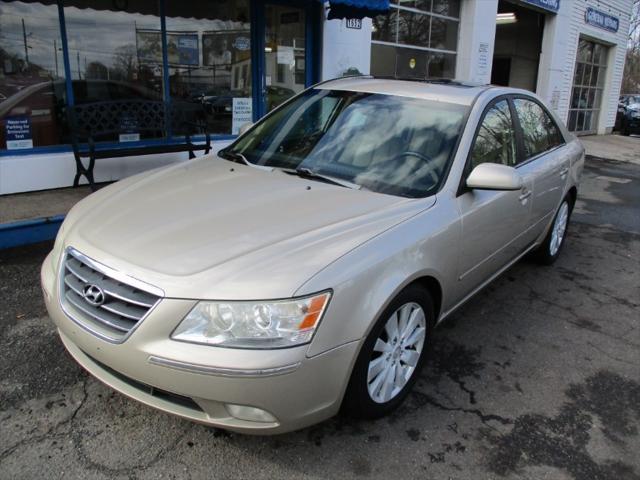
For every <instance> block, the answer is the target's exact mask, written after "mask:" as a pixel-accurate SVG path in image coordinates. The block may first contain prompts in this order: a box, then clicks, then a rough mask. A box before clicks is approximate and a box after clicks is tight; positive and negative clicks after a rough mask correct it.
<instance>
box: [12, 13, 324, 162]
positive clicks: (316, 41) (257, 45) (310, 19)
mask: <svg viewBox="0 0 640 480" xmlns="http://www.w3.org/2000/svg"><path fill="white" fill-rule="evenodd" d="M168 1H169V0H158V17H159V19H160V31H161V39H162V42H163V44H164V47H163V61H162V79H163V82H164V83H165V85H167V86H168V84H169V83H168V82H169V68H170V65H169V61H168V58H167V54H166V43H167V29H166V5H167V3H166V2H168ZM54 3H55V4H56V5H57V7H58V24H59V32H60V43H61V45H60V48H61V50H62V57H63V58H62V60H63V61H62V70H63V71H64V75H65V78H64V83H65V92H64V93H65V106H66V107H71V106H73V105H74V103H75V101H74V95H73V87H72V85H73V78H72V77H73V75H72V71H71V66H70V62H69V42H68V39H67V27H66V21H65V15H64V8H65V6H64V0H56V1H55V2H54ZM269 3H272V4H279V5H289V6H298V7H300V8H304V9H305V10H306V22H305V44H306V52H305V64H306V69H305V70H306V71H305V89H306V88H309V87H311V86H312V85H313V84H314V83H316V82H317V81H318V75H319V72H320V62H321V58H320V55H319V53H320V44H321V41H320V29H319V19H320V17H321V12H322V10H321V5H320V4H318V5H316V3H317V2H316V1H315V0H269ZM263 8H264V2H263V1H260V0H249V22H250V25H251V58H252V61H251V76H252V88H253V91H252V98H253V122H254V123H255V122H257V121H258V120H260V119H261V118H263V117H264V116H265V114H266V112H265V111H264V108H263V107H262V104H263V103H264V98H263V95H264V94H263V93H262V92H261V88H260V85H262V81H261V80H260V79H261V78H262V77H263V75H262V73H263V70H261V69H262V68H263V67H264V62H263V57H262V56H263V55H264V23H263V18H264V16H260V15H259V12H260V11H262V10H261V9H263ZM165 92H166V94H165ZM256 94H257V96H256ZM162 101H163V102H164V104H165V106H167V107H170V105H171V103H172V99H171V98H170V95H169V88H163V94H162ZM210 137H211V140H212V141H213V142H216V141H228V140H235V139H236V138H238V135H233V134H231V133H215V134H211V135H210ZM184 139H185V135H173V134H172V133H171V134H170V135H168V136H166V137H163V138H157V139H145V140H140V141H136V142H126V143H124V144H123V143H121V142H101V143H100V145H99V146H98V150H101V149H106V150H114V149H118V148H132V147H147V146H158V145H174V144H177V143H181V142H183V141H184ZM191 140H192V141H193V142H196V143H198V142H204V141H205V140H206V135H204V134H196V135H192V136H191ZM72 151H73V147H72V145H71V143H60V144H56V145H44V146H39V147H32V148H24V149H16V150H9V149H7V148H6V145H1V146H0V158H1V157H14V156H26V155H45V154H50V153H68V152H72Z"/></svg>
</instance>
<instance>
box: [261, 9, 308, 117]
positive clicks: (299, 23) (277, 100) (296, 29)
mask: <svg viewBox="0 0 640 480" xmlns="http://www.w3.org/2000/svg"><path fill="white" fill-rule="evenodd" d="M264 34H265V53H264V56H265V72H264V75H265V85H266V89H265V97H266V98H265V108H266V111H267V112H268V111H271V110H272V109H274V108H275V107H277V106H278V105H280V104H281V103H283V102H285V101H286V100H287V99H289V98H291V97H292V96H294V95H295V94H296V93H300V92H301V91H302V90H304V87H305V11H304V10H303V9H301V8H297V7H289V6H284V5H267V6H266V8H265V32H264ZM278 68H281V69H282V70H283V74H284V75H283V76H282V77H281V79H282V81H280V80H279V79H278V76H277V70H278Z"/></svg>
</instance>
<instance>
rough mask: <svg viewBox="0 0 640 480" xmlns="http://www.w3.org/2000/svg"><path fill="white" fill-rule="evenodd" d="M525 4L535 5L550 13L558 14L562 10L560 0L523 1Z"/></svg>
mask: <svg viewBox="0 0 640 480" xmlns="http://www.w3.org/2000/svg"><path fill="white" fill-rule="evenodd" d="M522 1H523V2H524V3H528V4H530V5H535V6H536V7H538V8H542V9H543V10H547V11H549V12H553V13H557V12H558V10H560V0H522Z"/></svg>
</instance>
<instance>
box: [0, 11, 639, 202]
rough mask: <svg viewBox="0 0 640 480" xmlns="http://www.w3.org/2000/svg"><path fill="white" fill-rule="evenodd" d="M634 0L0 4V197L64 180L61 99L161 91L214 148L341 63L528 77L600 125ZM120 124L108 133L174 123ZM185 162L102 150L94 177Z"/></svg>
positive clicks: (355, 69) (618, 75) (423, 74)
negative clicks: (331, 13)
mask: <svg viewBox="0 0 640 480" xmlns="http://www.w3.org/2000/svg"><path fill="white" fill-rule="evenodd" d="M631 3H632V0H509V1H508V0H393V1H392V2H391V5H390V9H389V12H388V13H386V14H384V15H380V16H377V17H375V18H373V19H371V18H364V19H362V20H357V19H343V20H328V19H327V10H328V8H329V7H328V6H327V5H326V4H324V3H323V2H320V1H319V0H273V1H271V0H267V1H258V0H208V1H200V2H195V1H183V2H177V1H174V0H58V1H55V0H42V1H27V0H24V1H6V0H0V61H1V63H0V194H8V193H16V192H25V191H33V190H42V189H48V188H59V187H65V186H69V185H71V182H72V180H73V176H74V173H75V161H74V158H73V154H72V151H71V147H70V135H71V132H70V121H69V118H68V111H69V107H70V106H73V105H80V104H83V103H92V102H105V104H108V103H109V102H114V101H127V100H129V99H134V100H136V101H149V102H164V104H166V105H167V106H171V109H172V111H179V112H180V113H181V115H182V116H183V117H185V118H187V119H197V121H198V122H199V123H200V124H203V125H206V130H207V131H208V132H210V133H211V134H212V137H213V140H214V146H215V147H216V148H219V147H222V146H224V145H226V144H228V143H229V142H230V141H232V140H233V138H235V136H236V135H237V133H238V130H239V128H240V127H241V126H242V125H243V124H244V123H247V121H256V120H258V119H259V118H261V117H262V116H263V115H265V114H266V113H268V112H269V111H270V110H271V109H273V108H275V107H276V106H277V105H279V104H280V103H282V102H283V101H285V100H286V99H287V98H289V97H290V96H292V95H294V94H296V93H298V92H300V91H301V90H302V89H304V88H306V87H308V86H310V85H313V84H314V83H315V82H317V81H320V80H325V79H330V78H334V77H338V76H343V75H350V74H373V75H376V76H389V77H402V78H418V79H420V78H433V77H444V78H457V79H461V80H466V81H471V82H477V83H495V84H500V85H509V86H514V87H520V88H526V89H529V90H532V91H534V92H536V93H537V94H538V95H540V96H541V97H542V98H544V99H545V100H546V101H547V102H548V103H549V105H550V106H551V108H552V109H554V110H555V111H556V112H557V113H558V114H559V116H560V118H563V119H565V121H566V122H567V125H568V127H569V129H570V130H572V131H574V132H576V133H578V134H588V133H608V132H610V131H611V129H612V127H613V125H614V122H615V115H616V111H617V98H618V94H619V91H620V84H621V79H622V71H623V68H624V58H625V52H626V39H627V32H628V28H629V17H630V12H631ZM125 120H126V119H125ZM125 120H122V122H123V123H126V122H125ZM130 127H131V128H130V131H128V133H127V134H126V135H121V134H120V135H116V134H114V135H113V136H112V137H108V138H104V139H103V143H104V145H105V146H108V147H109V148H117V147H118V145H121V144H123V143H125V142H134V144H135V145H141V146H145V145H157V144H162V143H171V142H175V141H178V140H179V139H180V138H181V136H182V135H184V132H182V131H181V130H180V127H179V126H177V125H174V126H173V128H167V129H166V130H165V131H162V132H157V133H155V134H153V133H148V132H147V133H144V134H142V135H141V134H140V133H139V132H136V131H135V125H134V126H130ZM129 145H130V144H129ZM186 159H187V156H186V154H184V155H183V154H166V155H153V156H140V157H135V158H131V157H128V158H114V159H105V160H101V161H99V162H98V163H97V164H96V169H95V173H96V181H99V182H100V181H110V180H116V179H119V178H123V177H125V176H128V175H131V174H133V173H136V172H139V171H143V170H145V169H149V168H153V167H156V166H160V165H163V164H167V163H173V162H176V161H183V160H186Z"/></svg>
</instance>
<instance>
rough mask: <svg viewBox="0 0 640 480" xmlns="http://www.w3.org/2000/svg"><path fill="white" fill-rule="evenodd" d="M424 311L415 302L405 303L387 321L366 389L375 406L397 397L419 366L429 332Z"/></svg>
mask: <svg viewBox="0 0 640 480" xmlns="http://www.w3.org/2000/svg"><path fill="white" fill-rule="evenodd" d="M426 326H427V322H426V318H425V314H424V310H423V309H422V307H421V306H420V305H418V304H417V303H415V302H410V303H405V304H404V305H402V306H401V307H400V308H398V309H397V310H396V311H395V312H394V313H393V314H392V315H391V316H390V317H389V319H388V320H387V323H386V324H385V326H384V329H383V330H382V332H381V333H380V337H378V339H377V340H376V343H375V345H374V347H373V355H372V358H371V360H370V362H369V369H368V374H367V388H368V391H369V396H370V397H371V399H372V400H373V401H374V402H376V403H386V402H388V401H389V400H391V399H392V398H394V397H395V396H396V395H398V394H399V393H400V392H401V391H402V389H403V388H404V386H405V385H406V384H407V382H408V381H409V379H410V378H411V376H412V375H413V372H414V371H415V369H416V366H417V365H418V361H419V360H420V355H421V354H422V349H423V347H424V342H425V338H426V332H427V328H426Z"/></svg>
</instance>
